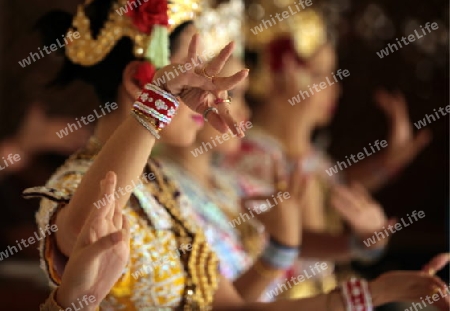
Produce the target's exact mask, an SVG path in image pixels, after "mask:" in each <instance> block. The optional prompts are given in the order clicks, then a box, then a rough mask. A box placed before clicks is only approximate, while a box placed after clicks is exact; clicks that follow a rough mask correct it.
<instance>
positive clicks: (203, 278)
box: [76, 137, 219, 311]
mask: <svg viewBox="0 0 450 311" xmlns="http://www.w3.org/2000/svg"><path fill="white" fill-rule="evenodd" d="M100 148H101V144H100V143H99V142H98V140H97V139H96V138H95V137H92V138H91V139H90V140H89V142H88V144H87V146H86V148H85V149H84V150H81V151H80V152H78V153H77V154H76V157H77V158H81V159H93V158H95V156H96V154H97V153H98V152H99V151H100ZM145 170H146V171H147V173H152V174H153V175H154V176H155V180H154V181H149V180H148V179H145V180H144V181H143V182H144V183H145V185H146V188H147V189H148V190H149V191H150V193H151V194H152V196H153V197H154V198H155V199H156V201H157V202H158V203H159V204H160V205H161V206H162V207H164V208H165V209H166V211H167V212H168V213H169V214H170V216H171V218H172V228H171V230H172V232H173V233H174V235H175V239H176V241H177V244H178V248H182V247H183V245H184V244H185V243H188V244H190V245H191V246H192V248H191V251H190V252H183V253H182V254H180V256H181V257H180V259H181V260H182V262H183V266H184V268H185V272H186V275H187V278H186V284H185V287H184V295H183V296H184V297H183V302H182V303H181V305H182V306H183V307H182V308H183V310H184V311H197V310H210V309H211V305H212V302H213V296H214V293H215V291H216V289H217V287H218V283H219V282H218V275H219V270H218V258H217V256H216V254H215V253H214V252H213V251H212V250H211V249H210V248H209V246H208V243H207V242H206V240H205V237H204V235H203V234H201V232H200V233H197V232H196V230H195V228H194V227H192V226H191V225H190V223H189V222H188V221H186V220H185V219H184V218H183V217H182V215H181V212H180V204H179V200H178V199H179V196H180V191H179V190H178V188H177V187H176V186H175V184H174V183H173V182H172V181H171V180H169V179H168V178H167V176H165V175H164V174H163V173H162V171H161V168H160V166H159V164H158V163H157V162H156V161H154V160H152V159H149V161H148V163H147V166H146V167H145Z"/></svg>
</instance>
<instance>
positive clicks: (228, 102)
mask: <svg viewBox="0 0 450 311" xmlns="http://www.w3.org/2000/svg"><path fill="white" fill-rule="evenodd" d="M231 100H232V98H231V96H229V97H228V98H227V99H223V98H217V99H216V100H215V101H214V103H215V104H216V105H219V104H222V103H227V104H230V103H231Z"/></svg>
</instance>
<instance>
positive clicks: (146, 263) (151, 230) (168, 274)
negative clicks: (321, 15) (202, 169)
mask: <svg viewBox="0 0 450 311" xmlns="http://www.w3.org/2000/svg"><path fill="white" fill-rule="evenodd" d="M95 151H96V150H95V148H94V144H93V142H92V140H91V142H90V143H89V145H88V147H87V148H86V149H84V150H81V151H80V152H78V153H77V154H74V155H73V156H72V157H71V158H70V159H68V160H67V161H66V163H65V164H64V165H63V166H62V167H60V168H59V169H58V170H57V171H56V172H55V174H54V175H53V176H52V177H51V178H50V180H49V181H48V183H47V185H46V187H41V188H33V189H28V190H27V191H26V195H28V196H42V197H44V198H43V199H42V201H41V206H40V209H39V212H38V213H37V215H36V219H37V223H38V226H39V227H45V225H46V224H49V223H52V222H53V221H54V218H55V217H54V216H55V215H56V213H57V211H58V210H59V209H60V208H64V205H65V202H67V201H68V200H69V199H70V197H71V196H72V195H73V193H74V192H75V191H76V189H77V186H78V185H79V183H80V182H81V179H82V177H83V175H84V174H85V173H86V171H87V170H88V168H89V166H90V165H91V164H92V163H93V160H94V158H95ZM149 166H151V167H152V173H154V174H155V176H157V178H156V180H155V181H152V182H145V181H144V180H143V183H142V184H138V185H137V186H136V188H135V190H134V191H133V194H132V197H131V198H130V200H129V201H128V203H127V205H126V206H125V208H124V215H125V216H126V217H127V219H128V221H129V223H130V228H131V236H132V239H131V242H130V249H131V250H130V260H129V263H128V264H127V266H126V268H125V269H124V271H123V274H122V276H121V278H120V279H119V281H118V282H117V283H116V284H115V286H114V287H113V288H112V290H111V292H110V294H109V295H108V296H107V297H106V299H105V300H104V301H103V302H102V304H101V310H130V311H131V310H151V307H152V306H157V307H158V309H157V310H164V309H161V308H163V307H172V308H173V307H177V306H179V305H180V304H185V303H184V302H183V299H185V300H186V301H189V299H191V300H193V303H192V302H191V303H188V305H191V309H192V310H203V309H206V307H205V304H202V303H201V301H202V300H201V299H200V300H198V299H196V298H195V297H194V298H192V297H191V298H190V296H192V295H195V294H194V290H193V289H190V288H189V284H190V285H192V284H193V285H194V287H193V288H195V286H197V288H198V289H197V292H199V293H200V294H201V295H200V296H203V298H204V301H212V294H213V293H214V291H215V289H216V287H217V276H218V265H217V262H218V261H217V258H216V256H215V254H214V253H212V252H211V251H210V250H209V248H208V246H207V244H206V242H205V239H204V236H203V234H202V233H201V232H200V231H198V232H197V229H196V228H194V227H193V226H191V225H190V223H189V219H193V218H192V214H191V208H190V206H189V203H188V201H187V200H185V199H184V197H183V196H179V192H178V191H177V189H176V188H173V192H172V194H173V197H172V199H175V200H177V201H175V202H176V204H177V209H176V210H175V212H174V210H170V209H169V208H168V207H167V206H165V205H166V204H161V202H159V201H158V200H157V198H158V195H159V196H160V197H161V198H160V199H159V200H160V201H165V200H170V199H171V198H170V197H169V196H167V195H168V194H169V193H168V192H165V191H163V190H161V189H159V190H157V191H159V193H158V194H157V195H155V188H156V187H159V186H160V185H158V184H159V183H160V182H168V181H167V179H166V178H165V177H164V176H162V175H161V174H160V172H159V168H158V167H156V164H154V163H153V162H152V161H151V160H150V161H149ZM158 176H159V177H160V178H161V179H160V178H158ZM158 179H159V180H158ZM168 184H169V185H170V182H168ZM164 196H165V197H166V198H165V199H163V198H162V197H164ZM177 196H178V197H177ZM180 207H181V208H180ZM176 213H179V214H178V215H177V217H176V218H179V219H182V220H183V221H184V222H185V224H187V225H186V227H187V228H186V229H187V230H188V232H191V233H192V234H191V235H190V236H185V237H180V236H178V234H176V230H174V219H175V218H174V216H173V215H172V214H176ZM55 245H56V244H55V238H54V236H47V237H46V238H45V240H42V241H41V259H42V266H43V268H44V269H45V271H46V272H47V273H48V276H49V278H50V280H51V284H52V285H53V286H55V285H59V283H60V280H61V279H60V272H59V271H58V270H59V269H60V268H61V267H59V266H60V265H61V264H60V263H59V262H58V258H57V253H58V251H57V250H56V249H55ZM188 245H192V250H190V251H186V252H182V251H179V252H177V249H181V250H182V249H183V248H184V247H187V246H188ZM188 250H189V249H188ZM183 253H185V254H189V256H191V259H188V260H187V261H188V262H189V264H187V263H186V261H185V260H183V258H182V257H180V254H183ZM193 257H195V258H194V259H192V258H193ZM161 258H165V260H161ZM193 260H194V261H193ZM195 260H197V261H195ZM202 260H203V262H202ZM155 261H156V264H155ZM192 265H196V266H194V267H192ZM186 266H189V268H187V267H186ZM192 268H193V269H194V270H198V271H196V273H193V271H192ZM186 271H190V274H189V275H190V276H189V275H188V272H186ZM196 275H199V276H200V277H199V278H198V279H200V280H198V279H197V278H196ZM202 275H205V276H203V277H202ZM199 281H200V282H199ZM191 283H192V284H191ZM195 300H197V301H195ZM192 306H193V307H192Z"/></svg>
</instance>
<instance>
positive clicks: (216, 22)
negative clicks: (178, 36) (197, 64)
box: [195, 0, 244, 56]
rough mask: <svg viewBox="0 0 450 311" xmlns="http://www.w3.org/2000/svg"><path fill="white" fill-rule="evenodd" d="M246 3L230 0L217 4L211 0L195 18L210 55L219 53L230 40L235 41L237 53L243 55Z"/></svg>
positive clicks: (239, 0)
mask: <svg viewBox="0 0 450 311" xmlns="http://www.w3.org/2000/svg"><path fill="white" fill-rule="evenodd" d="M243 18H244V3H243V1H241V0H229V1H226V2H222V3H220V4H218V5H215V4H214V3H212V1H210V3H208V5H207V6H205V7H204V8H203V11H202V13H201V14H200V15H199V16H198V17H197V18H196V19H195V26H196V27H197V29H198V30H199V33H200V34H201V37H202V40H203V42H204V43H205V46H206V53H208V55H214V54H217V53H218V52H219V51H220V50H221V49H222V48H223V47H224V46H225V45H227V44H228V43H229V42H230V41H234V42H235V46H236V47H235V50H234V51H235V54H236V55H238V56H242V55H243V51H244V46H243V44H244V35H243Z"/></svg>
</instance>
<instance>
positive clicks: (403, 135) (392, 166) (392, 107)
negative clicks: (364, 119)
mask: <svg viewBox="0 0 450 311" xmlns="http://www.w3.org/2000/svg"><path fill="white" fill-rule="evenodd" d="M375 100H376V103H377V105H378V107H379V108H380V109H381V110H382V111H383V112H384V113H385V115H386V117H387V118H388V121H389V123H390V131H389V137H388V143H389V146H388V147H387V150H386V152H387V154H386V156H385V157H384V162H385V163H384V164H383V166H386V167H387V168H388V169H389V170H392V171H394V172H396V171H397V170H399V169H401V168H403V167H404V166H406V165H407V164H409V163H410V162H411V161H413V160H414V158H415V157H417V155H418V154H419V153H420V152H421V151H422V150H423V149H424V148H425V147H426V146H427V145H428V144H429V143H430V141H431V132H430V131H429V130H428V129H422V130H420V131H419V132H418V133H417V135H414V131H413V126H412V123H411V120H410V118H409V116H408V104H407V101H406V98H405V96H404V95H403V94H402V93H401V92H398V91H397V92H393V93H389V92H387V91H386V90H383V89H380V90H378V91H377V92H376V94H375Z"/></svg>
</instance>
